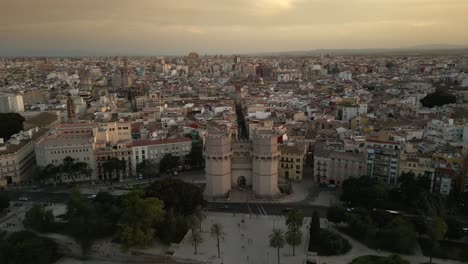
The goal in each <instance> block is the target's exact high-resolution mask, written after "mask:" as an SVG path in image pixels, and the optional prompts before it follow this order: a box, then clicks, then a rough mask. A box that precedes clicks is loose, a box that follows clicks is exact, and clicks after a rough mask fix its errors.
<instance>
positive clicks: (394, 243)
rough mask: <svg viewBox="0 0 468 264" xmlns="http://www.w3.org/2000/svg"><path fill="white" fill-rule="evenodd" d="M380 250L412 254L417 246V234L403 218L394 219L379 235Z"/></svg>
mask: <svg viewBox="0 0 468 264" xmlns="http://www.w3.org/2000/svg"><path fill="white" fill-rule="evenodd" d="M377 237H378V238H379V240H378V244H379V247H380V248H384V249H386V250H389V251H392V252H397V253H403V254H411V253H413V250H414V248H415V246H416V232H415V231H414V228H413V225H412V224H411V223H409V222H407V221H406V220H404V219H403V218H402V217H396V218H394V219H393V220H392V221H391V222H390V223H389V224H388V225H387V226H385V227H384V228H383V229H382V230H380V231H379V232H378V234H377Z"/></svg>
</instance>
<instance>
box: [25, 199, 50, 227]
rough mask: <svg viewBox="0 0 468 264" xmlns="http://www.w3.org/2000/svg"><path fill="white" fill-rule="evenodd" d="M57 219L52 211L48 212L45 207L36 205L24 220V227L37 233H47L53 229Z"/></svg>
mask: <svg viewBox="0 0 468 264" xmlns="http://www.w3.org/2000/svg"><path fill="white" fill-rule="evenodd" d="M54 221H55V217H54V215H53V214H52V211H51V210H46V209H45V208H44V207H43V206H40V205H37V204H35V205H34V206H33V207H32V208H31V209H29V210H28V211H27V212H26V214H25V216H24V220H23V225H24V227H25V228H27V229H32V230H34V231H37V232H47V231H49V230H50V229H51V228H52V224H53V223H54Z"/></svg>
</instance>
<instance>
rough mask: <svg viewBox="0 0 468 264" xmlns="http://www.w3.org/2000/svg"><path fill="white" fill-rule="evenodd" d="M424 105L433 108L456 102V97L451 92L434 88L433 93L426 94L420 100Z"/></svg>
mask: <svg viewBox="0 0 468 264" xmlns="http://www.w3.org/2000/svg"><path fill="white" fill-rule="evenodd" d="M420 102H421V103H422V105H423V106H424V107H429V108H433V107H434V106H442V105H446V104H453V103H456V102H457V97H456V96H455V95H453V94H450V93H448V92H445V91H442V90H436V91H435V92H434V93H431V94H428V95H426V97H424V98H423V99H421V100H420Z"/></svg>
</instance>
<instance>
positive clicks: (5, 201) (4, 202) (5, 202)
mask: <svg viewBox="0 0 468 264" xmlns="http://www.w3.org/2000/svg"><path fill="white" fill-rule="evenodd" d="M8 207H10V198H9V197H8V195H7V194H6V193H0V213H1V212H3V210H5V209H7V208H8Z"/></svg>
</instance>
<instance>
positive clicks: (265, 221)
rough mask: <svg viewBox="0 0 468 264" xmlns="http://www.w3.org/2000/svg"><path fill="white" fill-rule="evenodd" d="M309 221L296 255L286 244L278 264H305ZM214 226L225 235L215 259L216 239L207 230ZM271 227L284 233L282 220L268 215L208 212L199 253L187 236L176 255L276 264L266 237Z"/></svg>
mask: <svg viewBox="0 0 468 264" xmlns="http://www.w3.org/2000/svg"><path fill="white" fill-rule="evenodd" d="M309 222H310V219H306V220H305V224H304V225H303V227H302V232H303V238H302V241H303V243H302V244H301V245H299V246H298V247H297V248H296V256H293V255H292V248H291V247H290V246H289V245H287V244H286V245H285V246H284V248H282V249H281V251H280V261H281V263H284V264H286V263H287V264H296V263H297V264H299V263H305V258H306V250H307V247H306V244H307V242H308V236H309V232H307V225H308V224H309ZM214 223H219V224H222V225H223V230H224V233H225V234H226V235H225V239H224V241H222V242H220V244H221V246H220V247H221V252H222V257H221V258H218V256H217V248H216V239H215V238H212V237H211V236H210V233H209V232H210V227H211V225H213V224H214ZM273 228H281V229H282V230H283V231H284V232H286V230H287V229H286V225H285V218H284V217H281V216H267V215H257V216H252V218H250V215H246V214H236V215H234V214H221V213H210V214H208V215H207V219H206V220H205V221H203V225H202V235H203V239H204V242H203V243H202V244H201V245H200V246H199V248H198V254H194V247H193V245H192V244H191V242H190V241H189V239H188V237H189V235H187V236H186V238H185V239H184V240H183V241H182V242H181V245H180V247H178V248H175V256H176V257H179V258H186V259H196V260H200V261H202V262H206V263H216V264H218V263H224V264H240V263H252V264H262V263H263V264H268V263H273V264H276V263H278V260H277V249H275V248H270V247H269V236H270V234H271V231H272V229H273Z"/></svg>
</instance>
